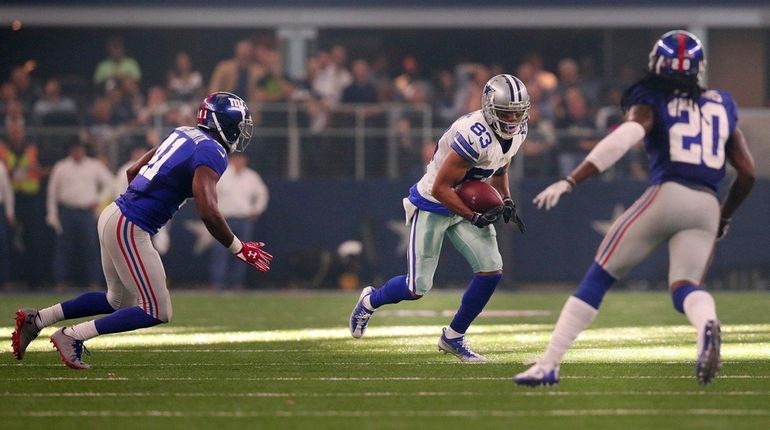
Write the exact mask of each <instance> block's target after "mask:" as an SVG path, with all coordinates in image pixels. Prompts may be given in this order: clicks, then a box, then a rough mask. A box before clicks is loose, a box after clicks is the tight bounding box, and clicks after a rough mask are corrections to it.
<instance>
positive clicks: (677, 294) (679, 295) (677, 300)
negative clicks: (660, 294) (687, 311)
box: [671, 282, 700, 313]
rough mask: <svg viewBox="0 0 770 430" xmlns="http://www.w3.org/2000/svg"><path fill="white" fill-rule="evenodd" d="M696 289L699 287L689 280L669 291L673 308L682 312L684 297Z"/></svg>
mask: <svg viewBox="0 0 770 430" xmlns="http://www.w3.org/2000/svg"><path fill="white" fill-rule="evenodd" d="M698 290H700V288H698V287H697V286H695V285H693V284H691V283H689V282H688V283H686V284H684V285H682V286H681V287H679V288H677V289H676V290H675V291H674V292H673V293H671V301H672V302H674V309H676V310H678V311H679V312H681V313H684V298H685V297H687V295H688V294H690V293H692V292H693V291H698Z"/></svg>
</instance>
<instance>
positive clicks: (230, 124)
mask: <svg viewBox="0 0 770 430" xmlns="http://www.w3.org/2000/svg"><path fill="white" fill-rule="evenodd" d="M198 127H201V128H204V129H206V130H208V131H209V132H210V133H218V136H219V137H220V138H221V143H222V144H224V145H225V147H226V148H227V150H228V153H233V152H243V150H244V149H246V146H248V145H249V142H251V133H252V131H253V130H254V123H253V122H252V120H251V113H249V107H248V106H247V105H246V102H245V101H243V99H242V98H240V97H238V96H237V95H235V94H232V93H226V92H223V91H220V92H216V93H211V94H209V95H208V97H206V98H205V99H203V101H202V102H201V107H200V110H199V111H198Z"/></svg>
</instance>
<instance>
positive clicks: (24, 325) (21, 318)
mask: <svg viewBox="0 0 770 430" xmlns="http://www.w3.org/2000/svg"><path fill="white" fill-rule="evenodd" d="M35 318H37V309H32V308H24V309H19V310H18V311H16V329H15V330H14V331H13V334H12V335H11V346H12V347H13V356H14V357H15V358H16V359H17V360H21V359H23V358H24V352H25V351H26V350H27V347H28V346H29V344H30V343H31V342H32V341H33V340H35V338H36V337H37V335H39V334H40V329H38V328H37V325H35Z"/></svg>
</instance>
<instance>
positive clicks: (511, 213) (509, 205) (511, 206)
mask: <svg viewBox="0 0 770 430" xmlns="http://www.w3.org/2000/svg"><path fill="white" fill-rule="evenodd" d="M503 221H505V222H506V223H508V222H510V221H513V223H514V224H516V226H517V227H519V231H520V232H522V233H524V230H526V228H525V227H524V221H522V220H521V217H520V216H519V214H518V213H516V204H515V203H513V200H511V198H510V197H506V198H504V199H503Z"/></svg>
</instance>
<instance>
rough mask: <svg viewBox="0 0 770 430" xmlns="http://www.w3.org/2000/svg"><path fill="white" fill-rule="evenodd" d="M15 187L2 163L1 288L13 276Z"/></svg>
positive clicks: (0, 171) (0, 165)
mask: <svg viewBox="0 0 770 430" xmlns="http://www.w3.org/2000/svg"><path fill="white" fill-rule="evenodd" d="M14 201H15V199H14V195H13V186H11V178H9V177H8V170H6V168H5V164H3V163H0V287H2V286H3V284H5V283H6V282H8V281H9V280H10V275H11V242H12V240H11V229H12V228H13V225H14V224H15V223H16V218H15V210H14Z"/></svg>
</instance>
